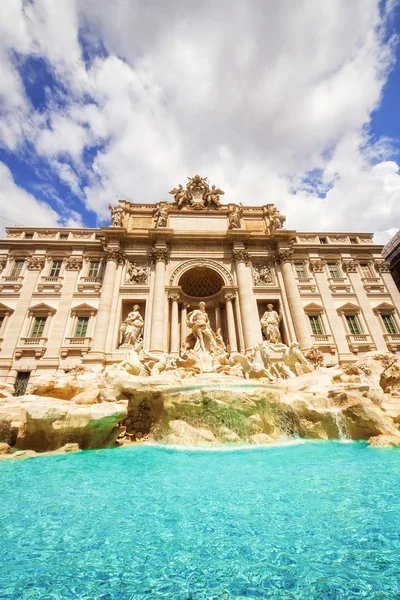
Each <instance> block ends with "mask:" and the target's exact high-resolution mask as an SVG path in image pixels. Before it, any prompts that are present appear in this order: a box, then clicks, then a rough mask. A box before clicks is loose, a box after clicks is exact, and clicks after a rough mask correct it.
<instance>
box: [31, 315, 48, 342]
mask: <svg viewBox="0 0 400 600" xmlns="http://www.w3.org/2000/svg"><path fill="white" fill-rule="evenodd" d="M46 321H47V317H34V319H33V323H32V327H31V332H30V335H29V337H31V338H41V337H43V333H44V328H45V325H46Z"/></svg>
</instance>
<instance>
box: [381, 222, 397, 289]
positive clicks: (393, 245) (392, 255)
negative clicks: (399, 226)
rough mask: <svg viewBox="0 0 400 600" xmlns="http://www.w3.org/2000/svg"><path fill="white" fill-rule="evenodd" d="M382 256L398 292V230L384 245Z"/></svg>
mask: <svg viewBox="0 0 400 600" xmlns="http://www.w3.org/2000/svg"><path fill="white" fill-rule="evenodd" d="M382 256H383V257H384V258H385V259H386V261H387V262H388V263H389V268H390V272H391V274H392V275H393V279H394V281H395V283H396V285H397V287H398V289H399V290H400V230H399V231H398V232H397V233H396V235H394V236H393V237H392V239H391V240H390V242H388V243H387V244H386V246H385V247H384V249H383V252H382Z"/></svg>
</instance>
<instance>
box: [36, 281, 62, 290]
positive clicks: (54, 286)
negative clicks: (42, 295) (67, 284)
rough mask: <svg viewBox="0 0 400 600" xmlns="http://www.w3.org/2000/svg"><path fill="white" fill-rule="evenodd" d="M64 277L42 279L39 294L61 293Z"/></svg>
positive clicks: (39, 284)
mask: <svg viewBox="0 0 400 600" xmlns="http://www.w3.org/2000/svg"><path fill="white" fill-rule="evenodd" d="M63 280H64V278H63V277H41V278H40V281H39V283H38V286H37V287H38V292H43V291H46V292H48V291H53V292H59V291H60V290H61V288H62V286H63Z"/></svg>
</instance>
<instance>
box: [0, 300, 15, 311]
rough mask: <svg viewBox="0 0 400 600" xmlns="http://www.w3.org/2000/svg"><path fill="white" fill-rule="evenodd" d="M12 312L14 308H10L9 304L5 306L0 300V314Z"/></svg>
mask: <svg viewBox="0 0 400 600" xmlns="http://www.w3.org/2000/svg"><path fill="white" fill-rule="evenodd" d="M12 312H14V309H13V308H11V307H10V306H6V305H5V304H2V303H1V302H0V314H2V313H3V314H4V313H12Z"/></svg>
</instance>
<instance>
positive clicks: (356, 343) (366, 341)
mask: <svg viewBox="0 0 400 600" xmlns="http://www.w3.org/2000/svg"><path fill="white" fill-rule="evenodd" d="M346 339H347V343H348V344H349V348H350V350H351V351H352V352H354V354H357V353H358V352H359V351H360V350H362V351H363V352H368V351H370V350H376V347H375V344H374V343H373V341H372V340H371V338H370V336H369V335H368V334H367V333H357V334H355V333H348V334H347V335H346Z"/></svg>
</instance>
